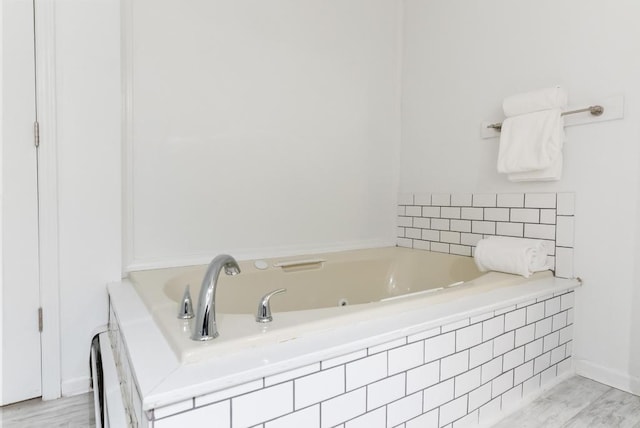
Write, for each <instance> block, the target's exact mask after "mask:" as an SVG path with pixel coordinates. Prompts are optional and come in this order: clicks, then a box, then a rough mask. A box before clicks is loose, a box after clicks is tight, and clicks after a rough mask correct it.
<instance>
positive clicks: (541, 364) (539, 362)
mask: <svg viewBox="0 0 640 428" xmlns="http://www.w3.org/2000/svg"><path fill="white" fill-rule="evenodd" d="M549 365H551V352H547V353H546V354H542V355H540V356H539V357H538V358H536V359H535V360H533V372H534V373H535V374H538V373H540V372H542V371H544V370H546V369H548V368H549Z"/></svg>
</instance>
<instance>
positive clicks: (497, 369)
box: [481, 356, 502, 383]
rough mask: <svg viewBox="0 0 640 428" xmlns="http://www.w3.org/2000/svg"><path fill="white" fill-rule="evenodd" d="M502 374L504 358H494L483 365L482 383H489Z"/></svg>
mask: <svg viewBox="0 0 640 428" xmlns="http://www.w3.org/2000/svg"><path fill="white" fill-rule="evenodd" d="M500 373H502V356H500V357H497V358H494V359H493V360H491V361H489V362H488V363H485V364H483V365H482V378H481V382H482V383H487V382H489V381H490V380H491V379H493V378H495V377H496V376H498V375H499V374H500Z"/></svg>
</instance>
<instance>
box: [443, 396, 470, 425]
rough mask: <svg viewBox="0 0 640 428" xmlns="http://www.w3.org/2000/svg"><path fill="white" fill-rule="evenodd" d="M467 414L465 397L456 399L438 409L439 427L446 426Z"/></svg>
mask: <svg viewBox="0 0 640 428" xmlns="http://www.w3.org/2000/svg"><path fill="white" fill-rule="evenodd" d="M466 414H467V396H466V395H465V396H462V397H460V398H457V399H455V400H453V401H451V402H449V403H447V404H443V405H442V406H441V407H440V425H446V424H448V423H450V422H453V421H455V420H456V419H459V418H461V417H463V416H464V415H466Z"/></svg>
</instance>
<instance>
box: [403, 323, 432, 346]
mask: <svg viewBox="0 0 640 428" xmlns="http://www.w3.org/2000/svg"><path fill="white" fill-rule="evenodd" d="M439 334H440V327H436V328H432V329H431V330H426V331H421V332H420V333H416V334H412V335H411V336H408V337H407V342H408V343H411V342H417V341H418V340H423V339H428V338H430V337H433V336H437V335H439Z"/></svg>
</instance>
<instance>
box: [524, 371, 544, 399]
mask: <svg viewBox="0 0 640 428" xmlns="http://www.w3.org/2000/svg"><path fill="white" fill-rule="evenodd" d="M539 389H540V375H536V376H534V377H532V378H531V379H528V380H526V381H525V382H524V383H523V384H522V396H523V397H526V396H528V395H531V394H533V393H534V392H536V391H538V390H539Z"/></svg>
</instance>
